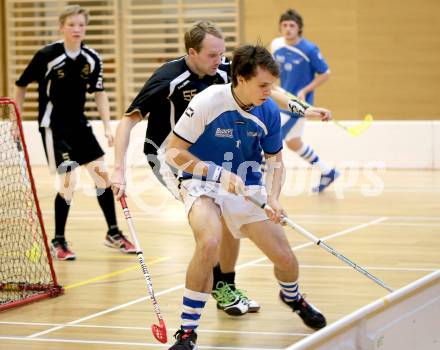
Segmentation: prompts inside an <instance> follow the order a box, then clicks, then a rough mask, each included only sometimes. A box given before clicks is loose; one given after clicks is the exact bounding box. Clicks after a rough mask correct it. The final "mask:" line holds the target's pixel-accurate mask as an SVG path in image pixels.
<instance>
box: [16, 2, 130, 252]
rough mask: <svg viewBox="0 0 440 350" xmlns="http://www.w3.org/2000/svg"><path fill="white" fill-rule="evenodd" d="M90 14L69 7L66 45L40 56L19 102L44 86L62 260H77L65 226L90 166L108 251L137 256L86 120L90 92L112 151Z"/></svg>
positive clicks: (42, 117)
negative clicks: (82, 172) (82, 169)
mask: <svg viewBox="0 0 440 350" xmlns="http://www.w3.org/2000/svg"><path fill="white" fill-rule="evenodd" d="M88 20H89V14H88V12H87V10H85V9H83V8H81V7H80V6H78V5H71V6H68V7H67V8H66V9H65V10H64V11H63V12H62V13H61V14H60V16H59V24H60V31H61V32H62V34H63V37H64V38H63V40H60V41H56V42H54V43H51V44H49V45H47V46H45V47H43V48H42V49H40V50H39V51H37V53H36V54H35V55H34V57H33V58H32V60H31V62H30V63H29V65H28V66H27V67H26V69H25V70H24V72H23V73H22V75H21V76H20V78H19V79H18V80H17V81H16V101H17V103H18V105H19V107H20V109H22V105H23V102H24V99H25V95H26V89H27V85H28V84H30V83H31V82H33V81H36V82H37V83H38V123H39V130H40V132H41V136H42V138H43V145H44V149H45V152H46V156H47V159H48V163H49V167H50V168H51V170H55V168H56V170H57V172H58V174H59V175H60V188H59V192H58V193H57V196H56V198H55V238H54V239H53V240H52V242H51V251H52V255H53V256H54V258H56V259H58V260H74V259H75V253H73V252H72V251H71V250H70V249H69V248H68V246H67V242H66V239H65V224H66V221H67V216H68V212H69V209H70V203H71V200H72V198H73V192H74V189H75V181H76V176H75V168H76V167H78V166H79V165H85V166H86V168H87V170H88V171H89V173H90V175H91V176H92V178H93V179H94V181H95V184H96V188H97V195H98V202H99V205H100V207H101V209H102V211H103V213H104V216H105V219H106V221H107V225H108V231H107V235H106V238H105V244H106V245H107V246H110V247H113V248H117V249H120V250H121V251H122V252H124V253H134V252H135V247H134V245H133V244H132V243H131V242H129V241H128V240H127V238H125V236H124V235H123V234H122V232H121V231H120V230H119V228H118V225H117V220H116V214H115V203H114V197H113V193H112V191H111V188H110V180H109V176H108V172H107V170H106V167H105V164H104V152H103V150H102V149H101V147H100V145H99V143H98V141H97V140H96V138H95V136H94V134H93V131H92V127H91V125H90V123H89V122H88V121H87V118H86V116H85V114H84V105H85V103H86V92H88V93H94V94H95V100H96V105H97V108H98V112H99V115H100V117H101V119H102V121H103V124H104V130H105V136H106V137H107V140H108V143H109V146H112V145H113V135H112V131H111V129H110V123H109V119H110V108H109V102H108V98H107V95H106V93H105V91H104V85H103V75H102V61H101V58H100V56H99V55H98V53H97V52H96V51H94V50H93V49H91V48H89V47H88V46H86V45H85V44H84V43H83V42H82V40H83V39H84V36H85V32H86V26H87V23H88Z"/></svg>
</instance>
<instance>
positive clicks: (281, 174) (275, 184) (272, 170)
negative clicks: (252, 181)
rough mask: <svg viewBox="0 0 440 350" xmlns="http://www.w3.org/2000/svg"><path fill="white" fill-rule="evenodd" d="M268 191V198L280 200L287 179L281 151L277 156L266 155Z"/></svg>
mask: <svg viewBox="0 0 440 350" xmlns="http://www.w3.org/2000/svg"><path fill="white" fill-rule="evenodd" d="M266 165H267V172H266V191H267V196H268V198H274V199H276V200H278V198H279V197H280V194H281V188H282V187H283V183H284V179H285V167H284V163H283V158H282V154H281V151H280V152H278V153H277V154H276V155H273V156H270V157H268V156H267V155H266Z"/></svg>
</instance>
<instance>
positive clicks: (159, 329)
mask: <svg viewBox="0 0 440 350" xmlns="http://www.w3.org/2000/svg"><path fill="white" fill-rule="evenodd" d="M159 324H160V325H159V326H158V325H157V324H153V325H151V331H152V332H153V335H154V337H155V338H156V339H157V340H158V341H160V342H161V343H166V342H167V328H166V326H165V322H164V321H163V320H160V321H159Z"/></svg>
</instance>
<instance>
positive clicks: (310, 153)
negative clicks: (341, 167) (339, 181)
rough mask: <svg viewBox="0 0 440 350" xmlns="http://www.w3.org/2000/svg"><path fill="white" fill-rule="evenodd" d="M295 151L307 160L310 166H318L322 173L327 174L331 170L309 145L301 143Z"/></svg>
mask: <svg viewBox="0 0 440 350" xmlns="http://www.w3.org/2000/svg"><path fill="white" fill-rule="evenodd" d="M296 153H297V154H298V155H299V156H300V157H301V158H302V159H304V160H305V161H306V162H309V163H310V164H311V165H312V166H313V165H316V166H318V167H319V169H320V170H321V173H322V174H324V175H327V174H328V173H329V172H330V171H331V169H330V168H329V167H328V166H327V164H325V163H324V162H323V161H322V160H320V158H319V156H318V155H317V154H316V152H315V150H314V149H313V148H312V147H311V146H309V145H306V144H303V145H302V147H301V148H300V149H299V150H298V151H296Z"/></svg>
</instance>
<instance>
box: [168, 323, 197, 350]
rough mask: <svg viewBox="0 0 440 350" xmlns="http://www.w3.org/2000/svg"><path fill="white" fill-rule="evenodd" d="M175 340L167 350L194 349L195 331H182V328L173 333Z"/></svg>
mask: <svg viewBox="0 0 440 350" xmlns="http://www.w3.org/2000/svg"><path fill="white" fill-rule="evenodd" d="M174 338H176V342H175V343H174V345H173V346H172V347H171V348H169V349H168V350H196V349H197V344H196V341H197V333H196V332H194V331H193V330H192V329H191V330H187V331H184V330H183V329H182V328H181V329H179V330H178V331H177V332H176V333H174Z"/></svg>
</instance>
